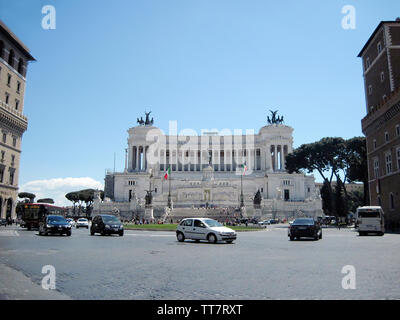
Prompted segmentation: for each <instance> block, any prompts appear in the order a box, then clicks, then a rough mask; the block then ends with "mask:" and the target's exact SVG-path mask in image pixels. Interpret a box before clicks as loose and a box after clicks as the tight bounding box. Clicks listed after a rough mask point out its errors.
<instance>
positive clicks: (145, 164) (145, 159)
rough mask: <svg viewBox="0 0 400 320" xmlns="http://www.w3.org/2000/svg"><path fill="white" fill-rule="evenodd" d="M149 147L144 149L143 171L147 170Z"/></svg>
mask: <svg viewBox="0 0 400 320" xmlns="http://www.w3.org/2000/svg"><path fill="white" fill-rule="evenodd" d="M146 151H147V147H146V146H144V147H143V171H146V170H147V152H146Z"/></svg>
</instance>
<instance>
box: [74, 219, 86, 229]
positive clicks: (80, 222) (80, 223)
mask: <svg viewBox="0 0 400 320" xmlns="http://www.w3.org/2000/svg"><path fill="white" fill-rule="evenodd" d="M75 227H76V228H77V229H78V228H86V229H89V221H88V219H85V218H80V219H78V221H77V222H76V224H75Z"/></svg>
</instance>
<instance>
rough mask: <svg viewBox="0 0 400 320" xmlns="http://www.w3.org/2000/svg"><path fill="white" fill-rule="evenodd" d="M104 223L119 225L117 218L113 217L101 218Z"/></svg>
mask: <svg viewBox="0 0 400 320" xmlns="http://www.w3.org/2000/svg"><path fill="white" fill-rule="evenodd" d="M102 218H103V222H104V223H121V222H120V221H119V219H118V218H117V217H114V216H103V217H102Z"/></svg>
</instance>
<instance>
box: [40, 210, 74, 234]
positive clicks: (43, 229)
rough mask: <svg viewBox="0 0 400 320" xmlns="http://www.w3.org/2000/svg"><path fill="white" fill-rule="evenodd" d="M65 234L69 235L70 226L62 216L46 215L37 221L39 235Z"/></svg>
mask: <svg viewBox="0 0 400 320" xmlns="http://www.w3.org/2000/svg"><path fill="white" fill-rule="evenodd" d="M48 234H60V235H62V234H66V235H67V236H70V235H71V226H70V224H69V223H68V221H67V220H66V219H65V218H64V217H63V216H56V215H46V216H43V217H42V219H41V220H40V222H39V235H41V236H42V235H43V236H47V235H48Z"/></svg>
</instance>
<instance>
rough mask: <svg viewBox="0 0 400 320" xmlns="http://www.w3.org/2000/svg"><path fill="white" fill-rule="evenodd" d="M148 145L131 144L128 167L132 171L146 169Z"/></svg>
mask: <svg viewBox="0 0 400 320" xmlns="http://www.w3.org/2000/svg"><path fill="white" fill-rule="evenodd" d="M148 148H149V147H148V146H133V147H132V148H131V150H130V152H131V154H130V156H129V167H130V168H131V169H132V170H134V171H146V170H147V166H148V164H147V151H148Z"/></svg>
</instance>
